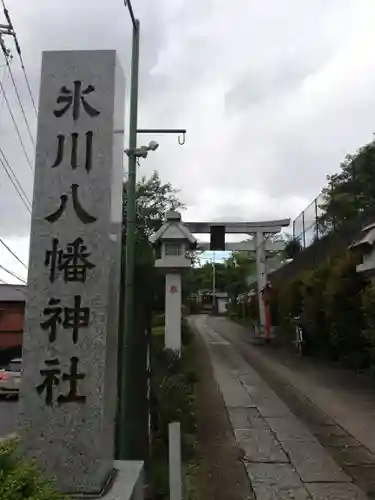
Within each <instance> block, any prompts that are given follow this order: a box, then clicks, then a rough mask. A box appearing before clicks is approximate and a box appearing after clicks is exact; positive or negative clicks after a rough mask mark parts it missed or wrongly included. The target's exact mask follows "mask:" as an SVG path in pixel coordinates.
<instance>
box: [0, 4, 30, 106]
mask: <svg viewBox="0 0 375 500" xmlns="http://www.w3.org/2000/svg"><path fill="white" fill-rule="evenodd" d="M1 3H2V6H3V10H4V15H5V18H6V20H7V22H8V30H9V31H8V33H7V34H8V35H12V36H13V38H14V43H15V46H16V52H17V54H18V57H19V59H20V63H21V68H22V72H23V75H24V77H25V80H26V85H27V89H28V91H29V95H30V99H31V102H32V103H33V108H34V111H35V114H36V115H37V114H38V111H37V109H36V106H35V101H34V97H33V93H32V90H31V85H30V81H29V78H28V76H27V73H26V68H25V64H24V62H23V57H22V52H21V45H20V43H19V41H18V38H17V33H16V31H15V29H14V27H13V23H12V20H11V18H10V14H9V11H8V9H7V8H6V6H5V2H4V0H1Z"/></svg>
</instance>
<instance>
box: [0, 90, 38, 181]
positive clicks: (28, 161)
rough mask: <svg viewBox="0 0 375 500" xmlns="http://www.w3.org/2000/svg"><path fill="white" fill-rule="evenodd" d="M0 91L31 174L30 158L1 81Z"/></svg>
mask: <svg viewBox="0 0 375 500" xmlns="http://www.w3.org/2000/svg"><path fill="white" fill-rule="evenodd" d="M0 89H1V92H2V94H3V96H4V100H5V103H6V105H7V108H8V110H9V114H10V116H11V118H12V122H13V125H14V128H15V129H16V132H17V135H18V139H19V141H20V143H21V146H22V150H23V153H24V155H25V158H26V160H27V163H28V165H29V168H30V170H31V172H32V171H33V167H32V164H31V160H30V158H29V155H28V153H27V150H26V147H25V144H24V142H23V139H22V137H21V132H20V129H19V128H18V125H17V122H16V119H15V117H14V114H13V111H12V107H11V105H10V103H9V100H8V98H7V95H6V93H5V89H4V86H3V83H2V81H1V80H0Z"/></svg>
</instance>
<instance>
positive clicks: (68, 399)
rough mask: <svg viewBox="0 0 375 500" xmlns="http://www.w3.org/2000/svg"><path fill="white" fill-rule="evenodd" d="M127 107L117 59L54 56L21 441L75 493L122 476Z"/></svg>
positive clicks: (44, 87)
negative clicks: (120, 357)
mask: <svg viewBox="0 0 375 500" xmlns="http://www.w3.org/2000/svg"><path fill="white" fill-rule="evenodd" d="M124 98H125V97H124V75H123V72H122V69H121V68H120V66H119V63H118V60H117V56H116V52H115V51H112V50H103V51H66V52H65V51H64V52H45V53H43V61H42V75H41V88H40V100H39V114H38V137H37V146H36V162H35V181H34V199H33V211H32V223H31V243H30V261H29V275H28V294H27V304H26V318H25V328H24V335H23V377H22V383H21V388H20V400H19V416H18V433H19V435H20V438H21V449H22V452H23V453H24V454H26V456H28V457H30V458H35V459H36V461H37V463H38V465H39V466H40V467H41V468H42V469H43V470H44V471H45V473H46V474H47V475H51V476H55V477H56V478H57V484H58V487H59V489H60V490H61V491H62V492H65V493H75V494H81V493H82V494H90V495H99V494H100V492H102V491H103V490H105V488H106V486H107V485H108V484H109V483H111V481H112V479H113V476H114V469H115V463H114V424H115V414H116V400H117V390H116V380H117V371H116V370H117V367H116V364H117V363H116V360H117V330H118V328H117V324H118V303H119V286H120V283H119V278H120V258H121V221H122V177H123V164H122V158H123V137H121V136H119V135H114V133H113V131H114V130H115V129H122V130H123V129H124ZM133 467H134V464H133ZM116 468H118V467H117V466H116ZM138 474H139V472H138ZM119 498H120V497H119ZM121 498H122V497H121Z"/></svg>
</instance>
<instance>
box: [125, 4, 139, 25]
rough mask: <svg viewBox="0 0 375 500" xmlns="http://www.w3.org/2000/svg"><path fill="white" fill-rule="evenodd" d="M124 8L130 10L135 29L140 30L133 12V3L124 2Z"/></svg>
mask: <svg viewBox="0 0 375 500" xmlns="http://www.w3.org/2000/svg"><path fill="white" fill-rule="evenodd" d="M124 6H125V7H127V8H128V10H129V14H130V17H131V20H132V23H133V27H134V29H137V28H138V24H137V21H136V19H135V16H134V12H133V7H132V4H131V1H130V0H124Z"/></svg>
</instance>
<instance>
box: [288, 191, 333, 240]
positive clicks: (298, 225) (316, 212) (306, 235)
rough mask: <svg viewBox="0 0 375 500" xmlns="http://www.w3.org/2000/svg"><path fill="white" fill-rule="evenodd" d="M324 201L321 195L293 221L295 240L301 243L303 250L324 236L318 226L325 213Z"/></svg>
mask: <svg viewBox="0 0 375 500" xmlns="http://www.w3.org/2000/svg"><path fill="white" fill-rule="evenodd" d="M323 201H324V200H323V195H322V194H320V195H319V196H317V197H316V198H315V199H314V200H313V201H312V202H311V203H310V205H309V206H308V207H306V208H305V210H303V211H302V212H301V213H300V214H299V215H298V217H296V219H295V220H294V221H293V238H296V239H298V240H299V241H300V242H301V245H302V248H307V247H309V246H310V245H312V244H313V243H314V242H315V241H316V240H319V239H320V238H321V237H322V236H323V233H322V232H321V230H320V227H319V224H318V219H319V217H320V216H321V215H322V213H323V210H322V209H321V205H322V203H323ZM325 234H326V233H325Z"/></svg>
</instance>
